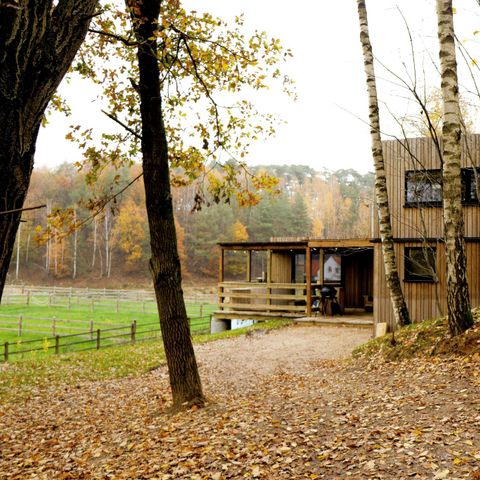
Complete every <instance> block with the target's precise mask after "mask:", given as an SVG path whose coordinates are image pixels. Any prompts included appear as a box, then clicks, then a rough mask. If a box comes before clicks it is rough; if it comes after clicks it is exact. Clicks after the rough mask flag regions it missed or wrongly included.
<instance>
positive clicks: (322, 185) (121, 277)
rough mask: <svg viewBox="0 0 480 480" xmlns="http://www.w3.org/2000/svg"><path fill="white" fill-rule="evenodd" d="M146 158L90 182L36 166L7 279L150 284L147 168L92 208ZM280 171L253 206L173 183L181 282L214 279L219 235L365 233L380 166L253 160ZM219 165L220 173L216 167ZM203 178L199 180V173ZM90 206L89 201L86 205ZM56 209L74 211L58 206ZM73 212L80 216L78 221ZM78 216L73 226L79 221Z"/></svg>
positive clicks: (73, 171) (69, 168)
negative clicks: (200, 198) (202, 200)
mask: <svg viewBox="0 0 480 480" xmlns="http://www.w3.org/2000/svg"><path fill="white" fill-rule="evenodd" d="M140 170H141V169H140V166H139V165H134V166H133V167H132V168H130V169H128V168H125V169H120V170H115V169H113V168H111V169H109V170H106V171H105V172H104V173H103V174H102V176H101V177H100V179H99V180H98V181H97V182H96V183H94V184H91V185H89V183H88V182H86V175H87V174H86V173H85V172H83V171H80V172H78V171H77V168H76V167H75V166H74V165H73V164H68V163H64V164H62V165H60V166H59V167H57V168H56V169H54V170H51V169H48V168H46V167H42V168H39V169H35V170H34V172H33V177H32V183H31V187H30V190H29V193H28V198H27V202H26V205H27V206H29V205H40V204H46V208H42V209H38V210H33V211H27V212H24V214H23V216H22V220H23V221H22V224H21V228H20V230H19V233H18V234H17V240H16V245H15V254H14V256H13V258H12V262H11V265H10V270H9V275H8V279H7V282H8V283H17V282H23V283H42V284H56V285H63V284H65V285H72V282H73V284H74V285H78V286H92V287H94V286H97V285H101V286H102V287H115V288H128V287H134V286H135V287H140V286H149V285H150V273H149V269H148V259H149V258H150V246H149V240H148V239H149V234H148V224H147V219H146V211H145V198H144V190H143V182H142V179H141V178H140V179H139V180H138V181H136V182H135V183H133V185H132V186H130V187H129V188H128V189H126V190H125V191H124V192H123V193H122V194H121V195H118V196H116V197H115V198H114V199H113V200H112V201H110V202H109V203H108V204H107V205H106V208H105V209H104V210H103V211H102V212H101V213H100V214H98V215H96V216H95V217H92V210H91V199H94V198H99V197H107V198H108V196H109V194H112V196H113V194H115V192H118V191H120V190H122V188H123V186H126V185H127V184H128V183H129V182H130V181H131V179H132V178H135V177H136V176H137V175H138V174H139V173H140ZM254 171H255V172H257V173H258V172H259V171H265V172H267V173H269V174H271V175H273V176H275V177H277V178H278V179H279V183H278V186H277V189H276V191H275V192H273V193H266V194H265V195H264V197H263V199H262V200H261V201H260V202H259V203H258V204H257V205H254V206H249V207H240V206H239V205H238V204H236V203H235V202H234V201H232V202H231V203H230V204H216V203H214V202H211V203H210V205H208V206H203V207H202V209H201V210H199V211H198V210H195V204H196V203H195V196H196V194H197V192H198V191H199V188H201V185H199V183H193V184H191V185H188V186H182V187H176V188H174V189H173V198H174V205H175V218H176V227H177V235H178V242H179V250H180V257H181V262H182V272H183V275H184V282H186V283H193V282H198V281H199V280H201V281H202V282H203V283H205V284H208V283H213V282H214V281H215V279H216V277H217V268H218V254H217V243H218V242H225V241H268V240H269V239H270V238H271V237H307V236H308V237H315V238H368V237H369V235H370V217H371V208H372V207H371V205H372V192H373V181H374V174H373V173H367V174H360V173H358V172H356V171H355V170H353V169H348V170H337V171H329V170H322V171H321V172H318V171H315V170H314V169H312V168H311V167H309V166H304V165H288V166H287V165H284V166H279V165H271V166H259V167H255V168H254ZM218 175H221V173H220V172H218ZM200 181H201V180H199V182H200ZM89 207H90V208H89ZM56 209H59V210H61V211H63V212H64V211H68V212H70V215H67V217H65V215H64V214H63V215H59V216H56V215H55V211H56ZM72 219H73V220H74V222H72ZM75 222H76V224H77V225H79V224H80V225H81V228H79V229H77V230H74V229H73V228H72V224H73V223H75Z"/></svg>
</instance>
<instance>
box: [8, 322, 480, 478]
mask: <svg viewBox="0 0 480 480" xmlns="http://www.w3.org/2000/svg"><path fill="white" fill-rule="evenodd" d="M368 337H369V332H368V331H366V330H352V329H347V328H342V329H335V328H324V327H289V328H286V329H282V330H278V331H273V332H270V333H268V334H267V333H263V334H261V333H254V334H252V335H249V336H242V337H238V338H235V339H230V340H224V341H221V342H214V343H210V344H205V345H202V346H199V347H197V353H198V359H199V363H200V369H201V373H202V378H203V383H204V388H205V392H206V394H207V395H208V397H209V400H210V402H209V404H208V405H207V406H206V408H202V409H191V410H189V411H186V412H181V413H177V414H173V415H172V414H171V413H168V405H169V389H168V378H167V372H166V370H165V368H164V367H162V368H159V369H157V370H154V371H153V372H151V373H150V374H148V375H144V376H142V377H138V378H124V379H120V380H109V381H102V382H89V383H85V384H83V385H80V386H78V387H77V388H76V387H68V388H57V389H56V390H54V391H50V392H48V393H42V394H39V395H38V396H36V397H33V398H31V399H29V400H28V401H25V402H22V403H19V404H17V405H12V404H8V405H3V406H1V407H0V478H2V479H22V480H23V479H48V480H50V479H108V478H112V479H117V478H118V479H162V480H176V479H192V480H204V479H211V480H222V479H242V478H256V479H264V480H271V479H285V480H295V479H313V480H314V479H319V478H322V479H323V478H325V479H345V478H355V479H407V478H416V479H452V480H454V479H458V478H462V479H466V478H468V479H479V478H480V397H479V395H478V394H479V391H480V358H476V357H472V358H465V357H464V358H431V359H426V360H421V359H414V360H411V361H408V362H407V361H404V362H402V363H389V364H357V363H355V362H347V363H346V362H343V361H341V360H339V358H340V357H345V356H347V355H348V354H349V352H350V351H351V349H352V348H353V346H354V345H356V344H358V343H361V342H362V341H364V340H366V339H367V338H368Z"/></svg>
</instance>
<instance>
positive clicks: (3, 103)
mask: <svg viewBox="0 0 480 480" xmlns="http://www.w3.org/2000/svg"><path fill="white" fill-rule="evenodd" d="M96 4H97V0H82V1H79V0H59V1H58V4H57V5H56V6H54V2H53V0H19V1H17V2H12V1H11V0H0V125H1V128H0V178H1V179H2V181H1V183H0V212H2V211H7V210H14V209H20V208H22V207H23V203H24V201H25V196H26V193H27V190H28V185H29V183H30V176H31V173H32V168H33V157H34V153H35V143H36V140H37V135H38V130H39V128H40V123H41V121H42V117H43V114H44V112H45V109H46V107H47V105H48V102H49V101H50V99H51V98H52V95H53V94H54V93H55V90H56V89H57V87H58V85H59V83H60V81H61V80H62V78H63V76H64V75H65V73H66V72H67V70H68V68H69V66H70V64H71V62H72V61H73V58H74V56H75V54H76V52H77V50H78V48H79V47H80V45H81V43H82V41H83V39H84V37H85V34H86V32H87V29H88V25H89V23H90V18H91V17H92V15H93V13H94V11H95V7H96ZM20 217H21V213H13V214H8V215H0V298H1V295H2V293H3V288H4V286H5V280H6V277H7V271H8V267H9V264H10V260H11V257H12V252H13V246H14V243H15V235H16V233H17V229H18V225H19V222H20Z"/></svg>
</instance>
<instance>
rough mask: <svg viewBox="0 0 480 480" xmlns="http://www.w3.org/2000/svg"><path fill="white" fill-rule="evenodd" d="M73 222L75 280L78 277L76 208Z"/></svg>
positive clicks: (73, 273)
mask: <svg viewBox="0 0 480 480" xmlns="http://www.w3.org/2000/svg"><path fill="white" fill-rule="evenodd" d="M73 223H74V225H75V232H74V234H73V272H72V278H73V279H74V280H75V279H76V278H77V241H78V230H77V211H76V210H73Z"/></svg>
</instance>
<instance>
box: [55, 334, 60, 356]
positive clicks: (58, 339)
mask: <svg viewBox="0 0 480 480" xmlns="http://www.w3.org/2000/svg"><path fill="white" fill-rule="evenodd" d="M59 353H60V335H55V354H56V355H58V354H59Z"/></svg>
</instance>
